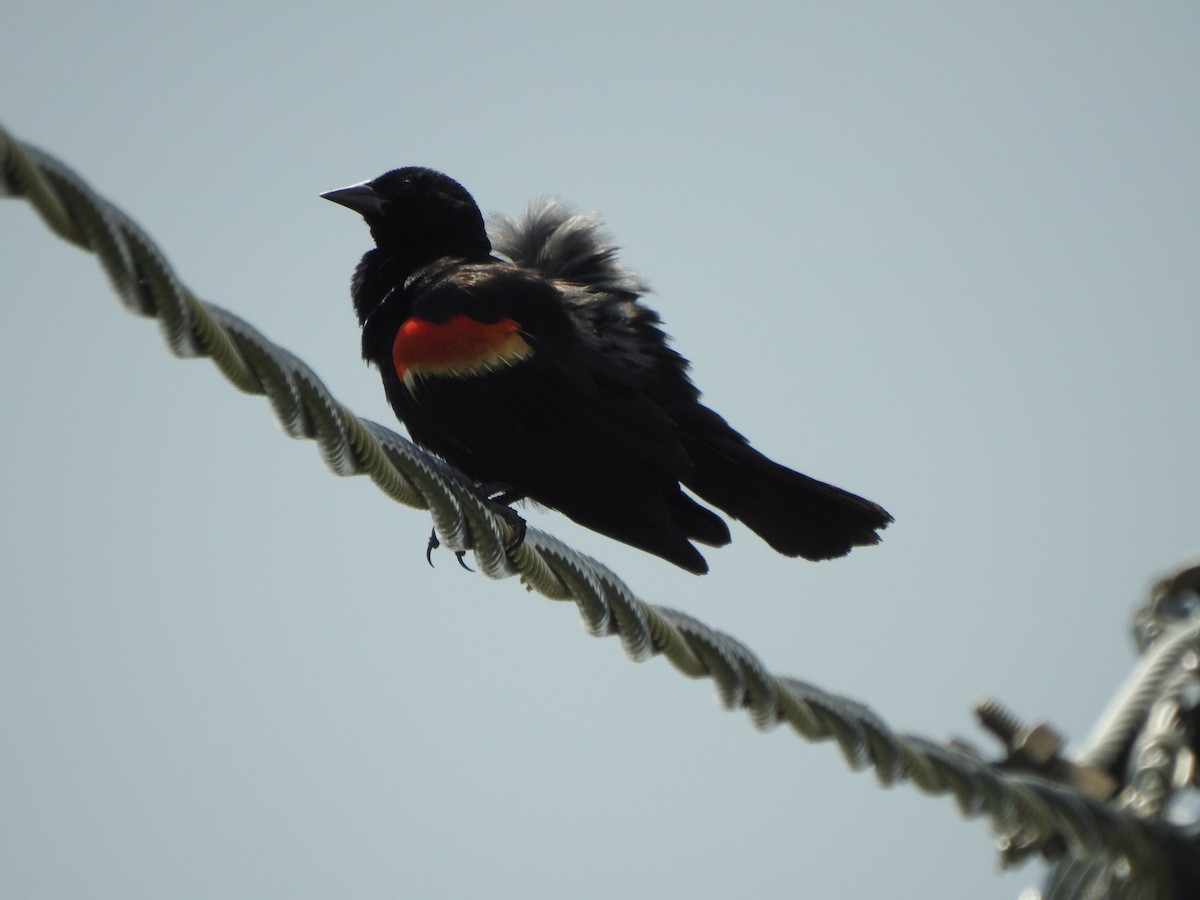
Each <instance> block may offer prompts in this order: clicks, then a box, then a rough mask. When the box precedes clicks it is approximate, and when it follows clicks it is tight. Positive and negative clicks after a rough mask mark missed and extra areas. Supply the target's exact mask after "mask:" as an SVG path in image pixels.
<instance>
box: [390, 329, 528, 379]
mask: <svg viewBox="0 0 1200 900" xmlns="http://www.w3.org/2000/svg"><path fill="white" fill-rule="evenodd" d="M532 354H533V347H531V346H530V345H529V343H528V342H527V341H526V340H525V339H524V338H523V337H522V336H521V325H520V323H519V322H517V321H515V320H513V319H509V318H503V319H500V320H499V321H497V322H480V321H479V320H477V319H472V318H471V317H470V316H465V315H462V314H461V313H460V314H458V315H453V316H451V317H450V318H448V319H447V320H446V321H445V322H430V321H428V320H426V319H417V318H412V319H405V321H404V323H403V324H401V326H400V328H399V330H398V331H397V332H396V340H395V341H394V342H393V344H392V365H393V366H395V368H396V374H397V375H399V376H400V378H401V379H402V380H403V381H404V382H405V383H406V384H407V385H408V386H409V387H410V388H412V387H413V386H414V384H415V382H416V380H417V379H419V378H423V377H426V376H431V375H432V376H438V375H441V376H450V377H454V378H465V377H469V376H471V375H479V374H482V373H484V372H488V371H491V370H493V369H498V368H502V367H505V366H513V365H516V364H517V363H519V362H520V361H521V360H523V359H526V358H528V357H529V356H531V355H532Z"/></svg>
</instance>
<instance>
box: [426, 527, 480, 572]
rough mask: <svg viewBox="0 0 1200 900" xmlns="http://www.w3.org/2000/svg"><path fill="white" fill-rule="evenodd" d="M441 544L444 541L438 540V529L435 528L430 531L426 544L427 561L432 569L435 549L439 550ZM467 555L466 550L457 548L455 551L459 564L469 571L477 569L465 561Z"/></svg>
mask: <svg viewBox="0 0 1200 900" xmlns="http://www.w3.org/2000/svg"><path fill="white" fill-rule="evenodd" d="M440 546H442V541H439V540H438V529H437V528H434V529H433V530H432V532H430V542H428V544H426V545H425V562H426V563H428V564H430V569H432V568H433V551H434V550H437V548H438V547H440ZM466 556H467V551H466V550H456V551H455V552H454V558H455V559H457V560H458V565H461V566H462V568H463V569H466V570H467V571H468V572H473V571H475V570H474V569H472V568H470V566H469V565H467V563H464V562H463V557H466Z"/></svg>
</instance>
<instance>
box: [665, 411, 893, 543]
mask: <svg viewBox="0 0 1200 900" xmlns="http://www.w3.org/2000/svg"><path fill="white" fill-rule="evenodd" d="M730 431H731V435H730V436H722V437H720V438H713V437H712V436H708V437H707V439H703V438H691V439H690V440H688V441H686V446H687V450H688V453H689V454H690V455H691V457H692V460H693V462H694V464H695V475H694V476H693V477H692V478H690V479H689V480H688V482H687V486H688V487H689V488H691V489H692V490H693V491H695V492H696V493H697V494H698V495H700V497H702V498H703V499H705V500H707V501H708V502H709V503H712V504H713V505H715V506H717V507H719V508H721V509H723V510H724V511H725V512H726V513H728V514H729V515H730V516H732V517H733V518H735V519H738V520H740V521H742V522H743V523H745V525H746V526H747V527H748V528H750V530H751V531H753V532H755V533H756V534H758V535H759V537H761V538H762V539H763V540H765V541H766V542H767V543H768V544H770V545H771V546H772V547H773V548H774V549H775V550H777V551H778V552H780V553H782V554H784V555H785V556H802V557H804V558H805V559H809V560H822V559H834V558H836V557H839V556H845V555H846V554H847V553H849V552H850V550H851V549H852V548H854V547H863V546H869V545H871V544H877V543H879V539H880V538H879V534H878V532H879V531H880V530H882V529H884V528H886V527H887V526H888V524H889V523H891V521H892V517H891V515H890V514H889V513H888V512H887V511H886V510H885V509H884V508H883V507H881V506H879V505H878V504H876V503H872V502H871V501H870V500H866V499H864V498H862V497H859V496H857V495H855V494H851V493H850V492H849V491H844V490H842V489H841V488H837V487H834V486H833V485H831V484H825V483H824V482H822V481H817V480H816V479H815V478H810V477H808V476H807V475H803V474H801V473H800V472H795V471H793V470H791V469H789V468H787V467H786V466H782V465H780V464H779V463H777V462H774V461H773V460H771V459H768V458H767V457H766V456H763V455H762V454H761V453H759V452H758V451H757V450H755V449H754V448H753V447H751V446H750V445H749V444H748V443H746V442H745V440H744V439H742V438H741V435H738V434H737V433H736V432H732V429H731V430H730Z"/></svg>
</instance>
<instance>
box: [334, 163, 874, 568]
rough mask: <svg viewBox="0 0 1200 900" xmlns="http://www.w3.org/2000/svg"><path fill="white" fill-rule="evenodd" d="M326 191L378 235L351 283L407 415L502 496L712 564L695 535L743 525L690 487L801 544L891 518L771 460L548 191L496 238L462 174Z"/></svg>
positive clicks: (372, 347)
mask: <svg viewBox="0 0 1200 900" xmlns="http://www.w3.org/2000/svg"><path fill="white" fill-rule="evenodd" d="M322 196H323V197H325V198H326V199H327V200H332V201H333V202H334V203H339V204H341V205H342V206H346V207H349V208H350V209H352V210H354V211H356V212H358V213H360V214H361V215H362V217H363V218H364V219H365V220H366V222H367V225H369V226H370V229H371V236H372V237H373V238H374V239H375V249H373V250H370V251H368V252H367V254H366V255H365V256H364V257H363V258H362V262H360V263H359V265H358V268H357V269H356V270H355V273H354V278H353V281H352V284H351V293H352V296H353V300H354V309H355V311H356V312H357V313H358V320H359V323H360V324H361V325H362V352H363V357H364V358H365V359H366V360H367V361H368V362H370V363H372V364H374V365H375V366H377V367H378V368H379V370H380V372H381V373H382V375H383V386H384V390H385V391H386V392H387V397H388V400H389V401H390V402H391V405H392V408H393V409H394V410H395V411H396V415H397V416H399V417H400V419H401V421H403V422H404V424H405V425H406V426H407V427H408V431H409V433H410V434H411V435H412V437H413V439H414V440H415V441H416V442H417V443H418V444H421V445H423V446H424V447H427V448H428V449H430V450H432V451H433V452H434V453H437V454H438V455H440V456H441V457H443V458H444V459H446V460H447V461H449V462H450V463H452V464H453V465H455V466H457V467H458V468H459V469H461V470H462V471H463V472H465V473H466V474H467V475H468V476H470V477H471V478H473V479H477V480H478V481H479V482H480V483H481V484H484V485H487V486H488V488H489V490H492V489H499V490H503V491H504V492H505V500H506V501H511V500H514V499H519V498H524V497H527V498H529V499H532V500H535V501H537V502H539V503H541V504H544V505H545V506H548V507H550V508H551V509H556V510H558V511H559V512H562V513H564V514H565V515H567V516H568V517H570V518H572V519H574V520H575V521H576V522H578V523H580V524H581V525H584V526H586V527H588V528H591V529H593V530H594V531H598V532H600V533H601V534H606V535H608V536H609V537H613V538H616V539H617V540H619V541H624V542H625V543H627V544H631V545H632V546H634V547H639V548H641V549H642V550H646V551H648V552H650V553H654V554H656V555H658V556H660V557H662V558H663V559H666V560H669V561H670V562H673V563H675V564H676V565H677V566H681V567H682V568H684V569H687V570H688V571H689V572H696V573H703V572H706V571H708V565H707V563H706V562H705V561H704V557H702V556H701V555H700V553H699V552H698V551H697V550H696V548H695V547H694V546H692V544H691V543H690V541H689V539H690V540H695V541H698V542H700V543H703V544H710V545H713V546H721V545H723V544H727V543H729V529H728V527H727V526H726V525H725V522H724V521H723V520H722V519H721V518H720V517H719V516H718V515H716V514H715V513H714V512H712V511H711V510H710V509H708V508H706V507H704V506H701V505H700V504H699V503H697V502H696V501H695V500H693V499H692V498H691V497H689V496H688V495H687V494H685V493H684V492H683V491H682V490H681V489H680V485H681V484H682V485H684V486H686V487H687V488H689V489H690V490H691V491H693V492H694V493H695V494H696V495H698V496H699V497H701V498H702V499H703V500H706V501H707V502H709V503H711V504H713V505H714V506H717V507H719V508H721V509H722V510H724V511H725V512H726V513H728V514H729V515H730V516H732V517H733V518H735V519H740V520H741V521H742V522H745V523H746V525H748V526H749V527H750V528H751V529H752V530H754V531H755V532H757V533H758V534H759V535H760V536H761V537H762V538H763V539H764V540H765V541H766V542H767V543H768V544H770V545H771V546H772V547H774V548H775V549H776V550H778V551H779V552H780V553H783V554H785V555H787V556H803V557H805V558H806V559H812V560H820V559H831V558H833V557H837V556H844V555H845V554H846V553H848V552H850V549H851V548H852V547H856V546H863V545H868V544H875V543H878V541H879V535H878V534H876V529H882V528H884V527H886V526H887V524H888V523H889V522H891V521H892V517H891V516H890V515H888V513H887V512H886V511H885V510H884V509H883V508H882V507H880V506H878V505H877V504H875V503H872V502H870V501H869V500H864V499H863V498H862V497H856V496H855V495H854V494H850V493H848V492H846V491H843V490H841V489H839V488H836V487H833V486H831V485H828V484H824V483H822V482H820V481H816V480H814V479H812V478H809V477H808V476H807V475H801V474H800V473H799V472H793V471H792V470H791V469H788V468H785V467H784V466H781V465H779V464H778V463H775V462H772V461H771V460H769V459H767V457H765V456H763V455H762V454H761V453H759V452H758V451H757V450H755V449H754V448H753V447H751V446H750V444H749V443H748V442H747V440H746V439H745V438H744V437H742V436H741V435H740V434H738V433H737V432H736V431H734V430H733V429H732V428H731V427H730V426H729V424H728V423H727V422H726V421H725V420H724V419H723V418H721V416H719V415H717V414H716V413H715V412H713V411H712V410H711V409H708V408H707V407H706V406H704V405H702V404H701V403H700V399H699V398H700V392H699V391H698V390H696V388H695V387H694V386H693V385H692V383H691V381H690V379H689V378H688V375H687V370H688V363H687V361H686V360H685V359H684V358H683V357H682V356H680V355H679V354H678V353H676V352H675V351H674V350H672V349H671V348H670V347H668V346H667V343H666V336H665V335H664V334H663V332H662V331H661V330H660V329H659V327H658V326H659V322H660V320H659V317H658V315H657V314H656V313H655V312H654V311H653V310H650V309H648V308H646V307H645V306H643V305H642V304H641V303H639V302H638V297H639V295H640V294H642V293H643V292H644V291H645V286H644V285H643V284H642V282H641V281H640V280H639V279H638V278H637V276H635V275H634V274H633V273H632V272H630V271H629V270H628V269H626V268H624V267H623V266H622V265H621V264H619V263H618V262H617V261H616V258H615V254H616V248H614V247H613V246H612V245H611V244H609V243H608V240H607V238H606V236H605V235H604V234H603V233H602V232H601V230H600V227H599V225H598V223H597V221H596V219H595V218H594V217H592V216H588V215H583V214H577V213H573V212H572V211H571V210H570V209H568V208H566V207H565V206H564V205H563V204H561V203H560V202H558V201H553V200H544V201H540V202H537V203H534V204H532V205H531V206H530V207H529V209H528V210H526V212H525V214H524V215H523V217H521V218H520V219H517V220H507V219H501V218H497V219H494V220H493V221H492V223H491V225H492V227H491V231H492V240H489V237H488V230H487V228H486V227H485V225H484V220H483V217H482V216H481V215H480V213H479V208H478V207H477V206H476V204H475V201H474V199H473V198H472V197H471V195H470V194H469V193H467V191H466V190H465V189H464V188H463V187H462V185H460V184H459V183H458V182H456V181H454V180H452V179H450V178H448V177H446V176H445V175H442V174H441V173H439V172H435V171H433V170H432V169H424V168H417V167H409V168H404V169H395V170H393V171H391V172H388V173H386V174H384V175H381V176H379V177H378V178H376V179H374V180H373V181H368V182H365V183H363V184H358V185H354V186H352V187H348V188H343V189H341V190H336V191H330V192H329V193H327V194H323V195H322ZM493 241H494V242H495V246H496V250H497V251H498V252H500V253H502V254H503V255H504V256H506V257H507V259H500V258H498V257H496V256H493V255H492V243H493Z"/></svg>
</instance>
